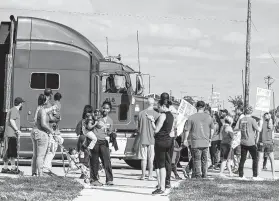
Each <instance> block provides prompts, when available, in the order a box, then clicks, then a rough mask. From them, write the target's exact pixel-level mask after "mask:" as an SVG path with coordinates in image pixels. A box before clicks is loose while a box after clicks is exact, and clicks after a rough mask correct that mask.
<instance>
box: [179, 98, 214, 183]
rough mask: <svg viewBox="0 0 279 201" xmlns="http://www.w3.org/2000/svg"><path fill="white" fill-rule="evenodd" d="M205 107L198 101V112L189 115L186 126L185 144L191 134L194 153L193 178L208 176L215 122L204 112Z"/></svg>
mask: <svg viewBox="0 0 279 201" xmlns="http://www.w3.org/2000/svg"><path fill="white" fill-rule="evenodd" d="M204 109H205V103H204V102H203V101H198V102H197V110H198V112H197V113H196V114H193V115H192V116H190V117H189V119H188V122H187V126H186V133H185V135H186V136H185V138H184V139H185V142H184V144H187V139H188V135H190V138H191V149H192V153H193V156H192V157H193V173H192V178H201V177H202V178H206V177H207V156H208V147H209V145H210V143H211V137H212V135H213V133H214V123H213V120H212V118H211V116H210V115H209V114H207V113H205V112H204Z"/></svg>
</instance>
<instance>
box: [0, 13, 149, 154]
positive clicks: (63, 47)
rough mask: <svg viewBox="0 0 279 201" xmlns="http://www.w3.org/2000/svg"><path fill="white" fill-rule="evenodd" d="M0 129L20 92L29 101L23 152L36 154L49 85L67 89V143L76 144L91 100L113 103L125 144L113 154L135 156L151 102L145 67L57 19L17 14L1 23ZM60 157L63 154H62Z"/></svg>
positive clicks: (23, 128)
mask: <svg viewBox="0 0 279 201" xmlns="http://www.w3.org/2000/svg"><path fill="white" fill-rule="evenodd" d="M0 62H1V63H0V76H1V77H0V78H3V79H0V107H1V112H0V123H1V125H0V132H1V130H2V133H3V130H4V126H5V114H6V113H7V111H8V110H9V109H10V108H11V107H12V106H13V104H12V100H13V99H14V98H15V97H18V96H20V97H23V98H24V99H25V101H26V103H25V105H24V107H23V110H22V111H21V112H20V115H21V131H22V133H23V134H22V136H21V141H20V144H21V150H20V157H24V158H30V157H31V156H32V149H33V147H32V142H31V139H30V132H31V130H32V128H33V126H34V114H35V110H36V107H37V98H38V96H39V94H41V93H43V91H44V89H45V88H51V89H52V90H53V92H54V93H55V92H57V91H59V92H60V93H61V94H62V97H63V98H62V101H61V103H62V109H61V115H62V120H61V122H60V123H59V128H60V131H61V133H62V137H63V138H64V139H65V141H64V146H65V147H66V148H70V147H76V143H77V139H78V136H77V135H76V133H75V127H76V125H77V123H78V122H79V121H80V120H81V116H82V110H83V107H84V106H85V105H87V104H90V105H92V106H93V108H94V109H97V108H100V106H101V104H102V102H103V101H105V100H107V101H110V102H111V103H112V107H113V108H112V111H111V113H110V117H111V118H112V120H113V121H114V129H115V130H116V132H117V136H118V137H117V142H118V145H119V150H118V151H114V149H112V150H111V157H116V158H120V159H129V158H132V157H134V155H133V153H132V147H133V142H134V136H135V133H136V130H137V124H136V118H137V114H138V112H139V111H140V110H142V109H144V108H145V107H146V100H145V98H144V97H143V96H142V92H143V84H142V78H141V75H140V73H139V72H136V71H134V70H133V69H132V68H130V67H129V66H127V65H124V64H122V63H120V62H116V61H113V60H111V59H109V58H105V57H104V56H103V55H102V53H101V52H100V51H99V50H98V49H97V47H96V46H94V44H92V43H91V42H90V41H89V40H88V39H87V38H85V37H84V36H83V35H81V34H80V33H78V32H77V31H75V30H73V29H71V28H70V27H67V26H65V25H62V24H59V23H57V22H53V21H49V20H45V19H39V18H33V17H18V18H17V19H15V18H14V17H13V16H11V21H10V22H1V26H0ZM56 156H57V157H58V158H60V157H61V154H59V153H58V154H57V155H56Z"/></svg>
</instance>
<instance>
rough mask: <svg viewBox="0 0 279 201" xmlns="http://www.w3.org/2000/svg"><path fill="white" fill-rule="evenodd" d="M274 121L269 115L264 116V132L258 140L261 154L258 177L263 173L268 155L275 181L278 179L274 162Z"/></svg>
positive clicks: (262, 131)
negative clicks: (262, 166)
mask: <svg viewBox="0 0 279 201" xmlns="http://www.w3.org/2000/svg"><path fill="white" fill-rule="evenodd" d="M273 133H274V132H273V121H272V119H271V115H270V114H269V113H265V114H264V121H263V126H262V130H261V132H260V135H259V140H258V153H259V161H258V175H260V173H261V164H262V158H263V155H264V154H265V153H266V154H267V156H268V157H269V159H270V164H271V171H272V177H273V180H276V179H278V178H277V177H276V176H275V162H274V153H273V144H274V135H273Z"/></svg>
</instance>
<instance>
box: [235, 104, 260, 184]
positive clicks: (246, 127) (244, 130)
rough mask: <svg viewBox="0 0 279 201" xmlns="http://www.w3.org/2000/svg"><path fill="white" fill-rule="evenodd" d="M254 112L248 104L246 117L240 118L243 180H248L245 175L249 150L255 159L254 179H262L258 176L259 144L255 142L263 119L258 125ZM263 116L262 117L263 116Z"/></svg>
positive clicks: (239, 169) (253, 166)
mask: <svg viewBox="0 0 279 201" xmlns="http://www.w3.org/2000/svg"><path fill="white" fill-rule="evenodd" d="M252 113H253V108H252V107H251V106H248V107H247V108H245V109H244V114H245V115H244V117H243V118H242V119H240V120H239V128H238V129H239V130H240V131H241V142H240V144H241V158H240V163H239V168H238V172H239V177H240V178H242V179H243V180H247V179H246V178H245V177H244V172H243V169H244V164H245V161H246V157H247V152H248V151H249V153H250V155H251V156H252V160H253V165H252V169H253V180H255V181H261V180H262V179H261V178H259V177H258V169H257V166H258V153H257V146H256V142H255V137H256V131H257V132H261V130H262V124H263V121H262V119H261V121H260V126H258V124H257V122H256V120H255V119H254V118H253V117H252V116H251V115H252ZM261 118H262V117H261Z"/></svg>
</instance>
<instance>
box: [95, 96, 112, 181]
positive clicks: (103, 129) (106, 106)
mask: <svg viewBox="0 0 279 201" xmlns="http://www.w3.org/2000/svg"><path fill="white" fill-rule="evenodd" d="M111 109H112V105H111V103H110V102H107V101H105V102H103V104H102V117H100V118H99V120H98V123H97V125H96V126H95V127H94V129H93V133H94V134H95V135H96V137H97V142H96V144H95V146H94V148H93V149H92V150H90V153H91V156H90V178H91V185H92V186H102V185H103V184H102V183H100V182H99V176H98V171H99V167H100V162H99V158H101V161H102V164H103V166H104V169H105V173H106V185H108V186H111V185H113V174H112V167H111V160H110V150H109V144H108V141H107V139H106V138H107V136H108V135H111V134H112V130H113V121H112V119H111V118H110V117H109V116H108V114H109V112H110V111H111Z"/></svg>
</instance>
